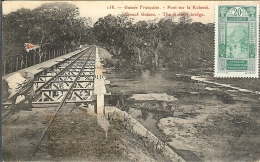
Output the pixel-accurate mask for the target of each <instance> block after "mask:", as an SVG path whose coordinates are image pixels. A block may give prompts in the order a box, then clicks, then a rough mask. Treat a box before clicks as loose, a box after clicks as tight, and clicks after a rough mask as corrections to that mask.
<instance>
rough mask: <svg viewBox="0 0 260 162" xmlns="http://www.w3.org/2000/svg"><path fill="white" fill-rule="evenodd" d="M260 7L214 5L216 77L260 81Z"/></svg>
mask: <svg viewBox="0 0 260 162" xmlns="http://www.w3.org/2000/svg"><path fill="white" fill-rule="evenodd" d="M258 19H259V5H255V4H254V5H216V6H215V77H228V78H229V77H241V78H248V77H253V78H258V68H259V67H258V57H259V56H258V54H259V50H258V48H259V47H258V45H259V38H258V37H259V35H258V31H259V24H258Z"/></svg>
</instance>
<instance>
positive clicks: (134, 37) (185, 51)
mask: <svg viewBox="0 0 260 162" xmlns="http://www.w3.org/2000/svg"><path fill="white" fill-rule="evenodd" d="M183 15H185V16H182V17H180V18H179V19H178V22H174V21H173V18H172V17H169V18H164V19H160V20H157V19H155V20H149V21H139V22H137V23H133V19H131V18H129V17H125V16H123V15H118V16H112V15H107V16H106V17H104V18H100V19H99V20H98V21H97V22H96V23H95V24H94V27H93V32H94V33H95V37H96V39H97V41H98V42H99V43H100V44H102V45H103V46H105V48H106V49H107V50H108V51H109V52H110V53H111V54H113V55H114V58H118V59H119V60H120V62H119V63H118V64H119V65H118V67H119V68H120V69H122V68H127V69H130V70H140V69H144V68H149V69H151V68H157V67H169V68H176V67H178V68H193V67H201V66H204V67H205V66H206V67H209V66H212V67H213V65H212V63H213V60H214V24H202V23H199V22H194V23H192V19H191V18H190V17H189V16H187V14H183Z"/></svg>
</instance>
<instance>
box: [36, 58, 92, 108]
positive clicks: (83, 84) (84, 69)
mask: <svg viewBox="0 0 260 162" xmlns="http://www.w3.org/2000/svg"><path fill="white" fill-rule="evenodd" d="M84 57H85V56H84V55H82V57H81V58H79V59H78V60H74V61H73V60H72V59H71V60H68V61H66V62H64V63H62V64H60V65H59V66H57V67H55V68H56V69H52V71H48V72H47V73H45V74H42V75H39V77H38V79H37V81H35V83H34V84H35V86H36V87H43V86H44V88H41V92H40V93H39V94H37V95H36V96H35V97H34V101H33V103H37V104H39V103H44V104H45V103H46V102H48V103H57V102H62V101H63V100H64V97H65V96H67V99H66V100H65V101H64V102H90V101H91V100H90V99H91V97H92V94H93V91H94V77H95V76H94V74H95V59H92V58H91V61H89V60H87V59H89V56H88V57H85V59H82V58H84ZM46 82H49V83H48V84H47V85H46Z"/></svg>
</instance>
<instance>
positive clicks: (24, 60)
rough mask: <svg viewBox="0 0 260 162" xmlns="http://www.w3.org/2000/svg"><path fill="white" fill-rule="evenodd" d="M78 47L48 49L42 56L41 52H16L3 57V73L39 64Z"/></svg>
mask: <svg viewBox="0 0 260 162" xmlns="http://www.w3.org/2000/svg"><path fill="white" fill-rule="evenodd" d="M77 49H78V47H71V48H66V49H58V50H53V51H46V52H44V54H43V55H42V56H41V57H40V56H39V54H37V53H35V52H32V53H26V54H16V55H9V56H3V57H2V75H6V74H9V73H12V72H15V71H18V70H21V69H24V68H27V67H29V66H33V65H36V64H39V63H41V62H44V61H48V60H50V59H53V58H56V57H59V56H62V55H65V54H68V53H70V52H73V51H75V50H77Z"/></svg>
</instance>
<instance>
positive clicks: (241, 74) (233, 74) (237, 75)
mask: <svg viewBox="0 0 260 162" xmlns="http://www.w3.org/2000/svg"><path fill="white" fill-rule="evenodd" d="M219 5H221V6H224V5H226V6H229V5H234V6H252V5H254V6H257V7H256V13H257V14H256V15H257V19H256V24H257V30H256V35H257V37H256V42H257V46H256V52H257V53H256V57H257V58H256V65H257V68H256V73H255V74H245V73H244V72H228V73H226V74H224V73H221V74H219V73H217V61H218V42H217V41H218V6H219ZM214 10H215V12H214V14H215V16H214V17H215V25H214V30H215V37H214V42H215V46H214V48H215V49H214V77H216V78H259V4H215V9H214Z"/></svg>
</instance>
